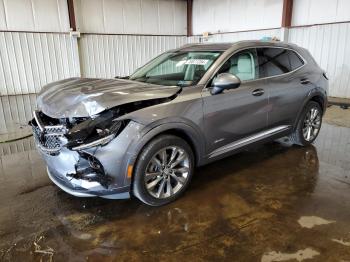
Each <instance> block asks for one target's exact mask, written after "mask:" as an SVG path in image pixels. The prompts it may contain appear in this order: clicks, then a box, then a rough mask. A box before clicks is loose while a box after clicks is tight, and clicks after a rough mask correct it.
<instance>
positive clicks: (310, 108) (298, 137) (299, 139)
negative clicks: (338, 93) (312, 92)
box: [289, 101, 323, 146]
mask: <svg viewBox="0 0 350 262" xmlns="http://www.w3.org/2000/svg"><path fill="white" fill-rule="evenodd" d="M314 110H316V111H317V116H316V118H315V121H316V120H317V121H316V122H317V128H316V126H315V127H314V124H313V123H314V122H313V120H311V119H309V117H310V116H311V114H313V113H312V112H315V111H314ZM322 115H323V112H322V108H321V106H320V105H319V104H318V103H317V102H314V101H310V102H308V103H307V105H306V106H305V108H304V110H303V112H302V114H301V116H300V118H299V120H298V123H297V126H296V128H295V130H294V132H293V133H292V134H291V135H290V136H289V139H290V141H291V142H292V143H293V144H296V145H300V146H308V145H310V144H312V143H313V142H314V141H315V139H316V138H317V136H318V134H319V132H320V129H321V126H322ZM311 118H312V117H311ZM316 122H315V123H316ZM310 125H311V126H312V127H314V129H312V128H311V131H310V134H312V135H311V136H310V137H309V136H308V132H306V134H305V130H309V129H307V128H308V127H310ZM315 125H316V124H315ZM316 129H317V130H316Z"/></svg>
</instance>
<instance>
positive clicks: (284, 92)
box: [257, 47, 310, 128]
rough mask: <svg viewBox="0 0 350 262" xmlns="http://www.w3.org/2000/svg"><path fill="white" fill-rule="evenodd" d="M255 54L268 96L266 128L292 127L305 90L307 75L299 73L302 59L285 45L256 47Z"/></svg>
mask: <svg viewBox="0 0 350 262" xmlns="http://www.w3.org/2000/svg"><path fill="white" fill-rule="evenodd" d="M257 53H258V57H259V64H260V72H261V75H262V76H263V77H265V80H266V91H267V92H268V97H269V110H268V125H269V128H274V127H279V126H285V125H287V126H292V125H293V123H294V121H295V119H296V116H297V115H298V112H299V110H300V107H301V106H302V104H303V101H304V98H305V96H306V92H307V90H308V88H305V86H307V85H310V82H309V81H308V79H307V74H303V73H302V69H303V65H304V64H305V62H304V60H303V59H302V58H301V57H300V56H299V55H298V54H297V53H296V52H294V51H293V50H290V49H285V48H277V47H266V48H265V47H264V48H258V49H257ZM297 71H299V73H298V72H297Z"/></svg>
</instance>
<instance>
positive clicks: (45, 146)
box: [32, 111, 68, 155]
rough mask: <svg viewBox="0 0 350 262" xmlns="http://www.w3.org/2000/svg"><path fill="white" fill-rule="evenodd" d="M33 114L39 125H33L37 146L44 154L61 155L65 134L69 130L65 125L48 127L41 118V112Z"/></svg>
mask: <svg viewBox="0 0 350 262" xmlns="http://www.w3.org/2000/svg"><path fill="white" fill-rule="evenodd" d="M33 114H34V119H35V122H36V124H37V125H34V124H32V129H33V134H34V139H35V142H36V144H37V146H38V147H39V148H40V149H41V150H42V151H43V152H44V153H47V154H50V155H57V154H59V152H60V150H61V148H62V146H63V144H64V134H66V133H67V131H68V130H67V128H66V127H65V126H63V125H54V126H46V125H45V124H44V122H43V121H42V119H41V118H40V115H39V111H34V113H33Z"/></svg>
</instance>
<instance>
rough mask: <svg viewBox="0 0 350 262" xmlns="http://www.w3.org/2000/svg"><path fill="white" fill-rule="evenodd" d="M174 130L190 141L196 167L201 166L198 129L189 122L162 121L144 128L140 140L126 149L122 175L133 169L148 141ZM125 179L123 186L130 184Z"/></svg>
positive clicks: (201, 143) (201, 144)
mask: <svg viewBox="0 0 350 262" xmlns="http://www.w3.org/2000/svg"><path fill="white" fill-rule="evenodd" d="M174 130H177V131H181V132H183V133H185V134H186V135H187V136H188V137H189V138H190V139H191V142H192V143H193V146H194V154H195V156H196V159H197V160H198V161H197V165H201V163H202V160H203V156H204V155H205V142H204V141H205V140H204V136H203V134H202V132H200V131H199V130H198V128H195V127H193V124H190V123H189V121H186V120H183V119H180V118H176V119H164V120H159V121H156V122H154V123H152V124H150V125H149V126H146V127H145V128H144V129H143V130H142V132H141V135H142V137H141V139H139V140H138V141H136V142H135V143H133V144H131V145H130V146H129V148H128V149H127V154H128V156H129V157H128V162H127V164H126V165H125V168H126V170H125V172H124V173H125V174H127V169H128V167H129V166H132V167H134V165H135V164H136V160H137V157H138V155H139V153H140V151H141V150H142V148H143V147H144V146H145V145H146V144H147V143H148V142H149V141H151V140H152V139H153V138H154V137H156V136H158V135H160V134H164V133H166V132H169V131H174ZM125 179H126V183H125V184H130V183H131V177H128V176H126V177H125Z"/></svg>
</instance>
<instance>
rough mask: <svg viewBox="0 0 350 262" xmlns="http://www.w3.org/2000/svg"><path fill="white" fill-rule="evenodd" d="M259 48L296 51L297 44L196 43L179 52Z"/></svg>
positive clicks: (263, 41)
mask: <svg viewBox="0 0 350 262" xmlns="http://www.w3.org/2000/svg"><path fill="white" fill-rule="evenodd" d="M257 46H271V47H283V48H291V49H296V48H297V46H296V45H295V44H290V43H286V42H280V41H265V40H245V41H237V42H231V43H195V44H187V45H184V46H182V47H180V48H178V49H176V50H177V51H226V50H228V49H230V48H231V47H236V48H238V49H240V48H245V47H257Z"/></svg>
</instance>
